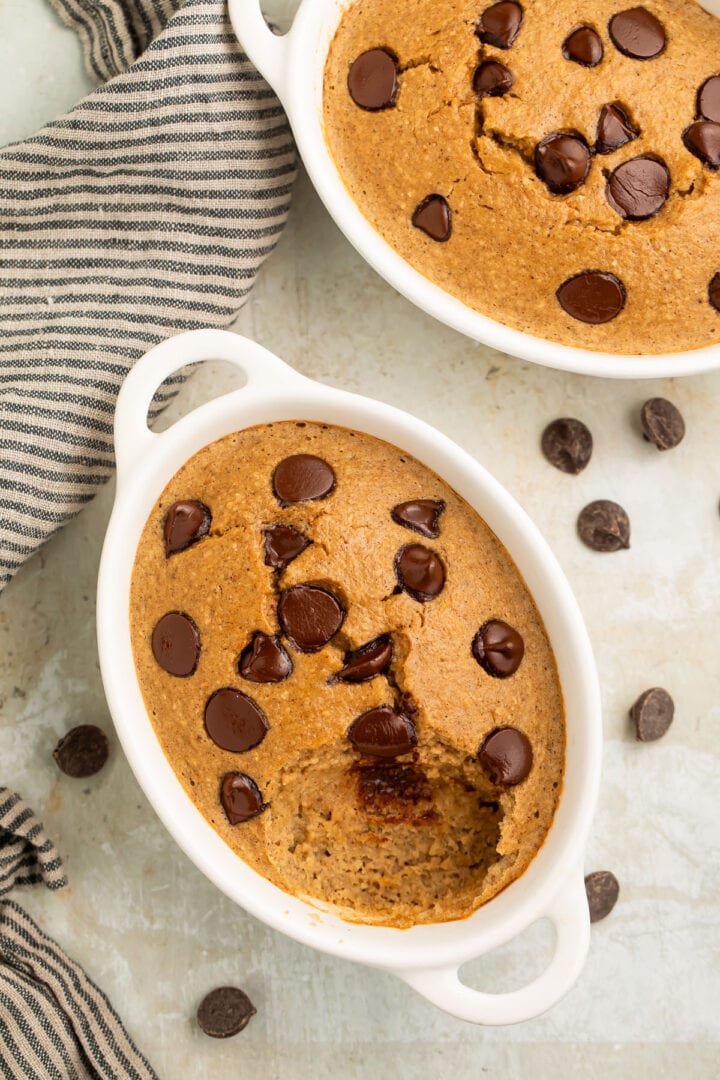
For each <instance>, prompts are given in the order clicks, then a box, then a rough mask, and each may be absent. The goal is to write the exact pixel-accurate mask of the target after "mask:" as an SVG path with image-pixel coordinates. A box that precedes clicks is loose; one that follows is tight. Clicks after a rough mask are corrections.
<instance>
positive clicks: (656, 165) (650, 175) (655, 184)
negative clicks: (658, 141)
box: [605, 157, 670, 221]
mask: <svg viewBox="0 0 720 1080" xmlns="http://www.w3.org/2000/svg"><path fill="white" fill-rule="evenodd" d="M669 193H670V171H669V169H668V167H667V165H666V164H665V162H664V161H659V160H658V159H657V158H652V157H636V158H630V160H629V161H623V163H622V164H621V165H618V167H617V168H616V169H615V170H614V171H613V172H612V173H611V174H610V179H609V180H608V183H607V188H606V189H605V194H606V197H607V201H608V202H609V203H610V205H611V206H612V208H613V210H615V211H616V213H618V214H619V215H620V217H622V218H626V219H627V220H628V221H642V220H643V219H644V218H649V217H652V216H653V214H657V213H658V211H660V210H662V208H663V206H664V205H665V203H666V201H667V197H668V195H669Z"/></svg>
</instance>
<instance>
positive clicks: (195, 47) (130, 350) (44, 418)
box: [0, 0, 295, 588]
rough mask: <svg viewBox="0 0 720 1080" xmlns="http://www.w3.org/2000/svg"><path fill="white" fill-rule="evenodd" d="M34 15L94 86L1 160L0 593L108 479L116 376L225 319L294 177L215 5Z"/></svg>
mask: <svg viewBox="0 0 720 1080" xmlns="http://www.w3.org/2000/svg"><path fill="white" fill-rule="evenodd" d="M51 3H52V4H53V6H54V7H55V8H56V9H57V11H58V13H59V14H60V16H61V18H62V19H63V20H65V22H67V23H68V24H69V25H70V26H73V27H74V28H75V29H76V30H77V31H78V33H79V34H80V36H81V38H82V41H83V45H84V48H85V54H86V60H87V64H88V67H89V68H90V70H91V71H92V72H93V73H94V75H95V76H96V77H97V78H98V79H99V80H101V81H105V80H109V81H106V82H105V85H103V86H101V87H100V88H99V89H97V90H96V91H95V92H94V93H92V94H90V96H89V97H87V98H85V99H84V100H83V101H81V102H80V103H79V104H78V105H77V106H76V107H75V108H74V109H73V110H72V111H71V112H69V113H68V114H67V115H65V116H63V117H61V118H60V119H58V120H55V121H54V122H52V123H50V124H49V125H48V126H47V127H46V128H44V129H43V130H42V131H40V132H39V133H38V134H37V135H35V136H33V137H32V138H30V139H28V140H26V141H25V142H22V143H16V144H13V145H11V146H9V147H6V148H5V149H4V150H2V151H0V588H2V586H3V585H4V584H5V583H7V581H8V580H9V579H10V577H11V576H12V575H13V573H14V572H15V570H16V569H17V568H18V566H19V565H20V564H21V563H22V562H23V561H24V560H25V559H26V558H27V557H28V556H29V555H30V554H32V552H33V551H35V550H36V549H37V548H38V547H39V546H40V544H42V543H43V542H44V541H45V540H46V539H47V538H48V537H49V536H50V535H51V534H52V533H53V532H54V531H55V530H56V529H58V528H59V527H60V526H61V525H62V524H63V523H64V522H66V521H68V519H69V518H71V517H72V516H73V515H74V514H76V513H77V511H78V510H79V509H80V508H81V506H82V505H83V504H84V503H86V502H88V501H89V500H90V499H91V498H92V497H93V495H94V494H95V492H96V491H97V489H98V487H99V485H101V484H102V483H104V482H105V480H107V478H108V476H109V475H110V473H111V470H112V467H113V448H112V420H113V410H114V406H115V398H116V395H117V392H118V389H119V387H120V384H121V382H122V380H123V377H124V375H125V374H126V373H127V371H128V369H129V368H130V366H131V365H132V363H133V362H134V361H135V360H136V359H137V358H138V357H140V356H142V355H143V353H145V352H146V351H147V350H148V349H149V348H150V347H151V346H153V345H156V344H157V343H158V342H159V341H161V340H162V339H163V338H166V337H168V336H169V335H171V334H173V333H176V332H178V331H181V330H189V329H193V328H197V327H202V326H215V327H222V326H228V325H229V324H231V323H232V322H233V320H234V319H235V317H236V315H237V313H238V310H239V308H240V307H241V306H242V304H243V302H244V300H245V299H246V297H247V295H248V292H249V290H250V288H251V287H252V284H253V281H254V280H255V276H256V274H257V271H258V269H259V267H260V265H261V263H262V262H263V260H264V259H265V258H266V256H267V255H268V254H269V253H270V252H271V251H272V249H273V247H274V246H275V243H276V242H277V239H278V237H279V234H280V232H281V230H282V227H283V224H284V222H285V219H286V216H287V212H288V208H289V202H290V193H291V188H292V183H293V179H294V175H295V151H294V147H293V143H292V137H291V134H290V130H289V128H288V124H287V121H286V118H285V116H284V113H283V111H282V108H281V106H280V103H279V101H278V100H277V98H276V97H275V95H274V93H273V91H272V90H271V89H270V87H269V86H268V85H267V83H266V82H265V81H264V80H263V79H262V78H261V76H260V75H259V74H258V72H257V71H256V70H255V69H254V68H253V67H252V65H251V64H250V62H249V61H248V59H247V57H246V56H245V55H244V54H243V52H242V49H241V47H240V45H239V44H238V42H237V41H236V39H235V37H234V35H233V32H232V28H231V26H230V23H229V21H228V18H227V11H226V3H225V0H184V2H183V0H51ZM177 381H178V380H177V379H176V380H175V383H174V384H173V385H176V384H177ZM173 385H169V384H168V386H167V387H166V388H165V390H164V392H163V393H162V394H161V396H160V398H159V403H160V404H162V403H163V402H164V401H166V400H167V399H168V398H169V397H170V396H171V394H172V392H173Z"/></svg>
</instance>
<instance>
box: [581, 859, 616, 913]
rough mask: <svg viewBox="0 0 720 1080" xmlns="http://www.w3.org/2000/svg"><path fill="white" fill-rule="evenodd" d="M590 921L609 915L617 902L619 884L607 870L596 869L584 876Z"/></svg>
mask: <svg viewBox="0 0 720 1080" xmlns="http://www.w3.org/2000/svg"><path fill="white" fill-rule="evenodd" d="M585 892H586V893H587V899H588V908H589V909H590V922H599V920H600V919H604V918H605V916H606V915H609V914H610V912H611V911H612V909H613V908H614V907H615V904H616V903H617V898H618V896H619V895H620V886H619V885H618V881H617V878H616V877H615V875H614V874H611V873H610V871H609V870H596V871H595V873H594V874H588V876H587V877H586V878H585Z"/></svg>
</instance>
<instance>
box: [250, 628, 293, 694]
mask: <svg viewBox="0 0 720 1080" xmlns="http://www.w3.org/2000/svg"><path fill="white" fill-rule="evenodd" d="M292 670H293V662H292V660H291V659H290V654H289V653H288V651H287V649H286V648H285V647H284V646H283V644H282V643H281V641H280V638H277V637H271V636H270V634H264V633H263V632H262V630H258V631H257V633H255V634H253V637H252V641H251V642H250V644H249V645H248V646H247V648H246V649H243V651H242V653H241V654H240V660H239V662H238V671H239V672H240V674H241V675H242V677H243V679H248V680H249V681H250V682H256V683H278V682H282V681H283V679H287V678H288V676H290V675H292Z"/></svg>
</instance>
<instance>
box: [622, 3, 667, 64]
mask: <svg viewBox="0 0 720 1080" xmlns="http://www.w3.org/2000/svg"><path fill="white" fill-rule="evenodd" d="M608 31H609V32H610V37H611V38H612V40H613V44H614V45H615V47H616V48H617V49H619V50H620V52H621V53H624V54H625V56H630V57H632V58H633V59H634V60H652V59H653V57H655V56H659V55H660V53H661V52H662V51H663V49H664V48H665V44H666V40H667V39H666V36H665V28H664V27H663V24H662V23H661V22H660V20H659V19H658V18H656V16H655V15H653V14H652V12H650V11H648V9H647V8H644V7H634V8H628V10H627V11H619V12H618V13H617V15H613V17H612V19H611V20H610V22H609V24H608Z"/></svg>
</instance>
